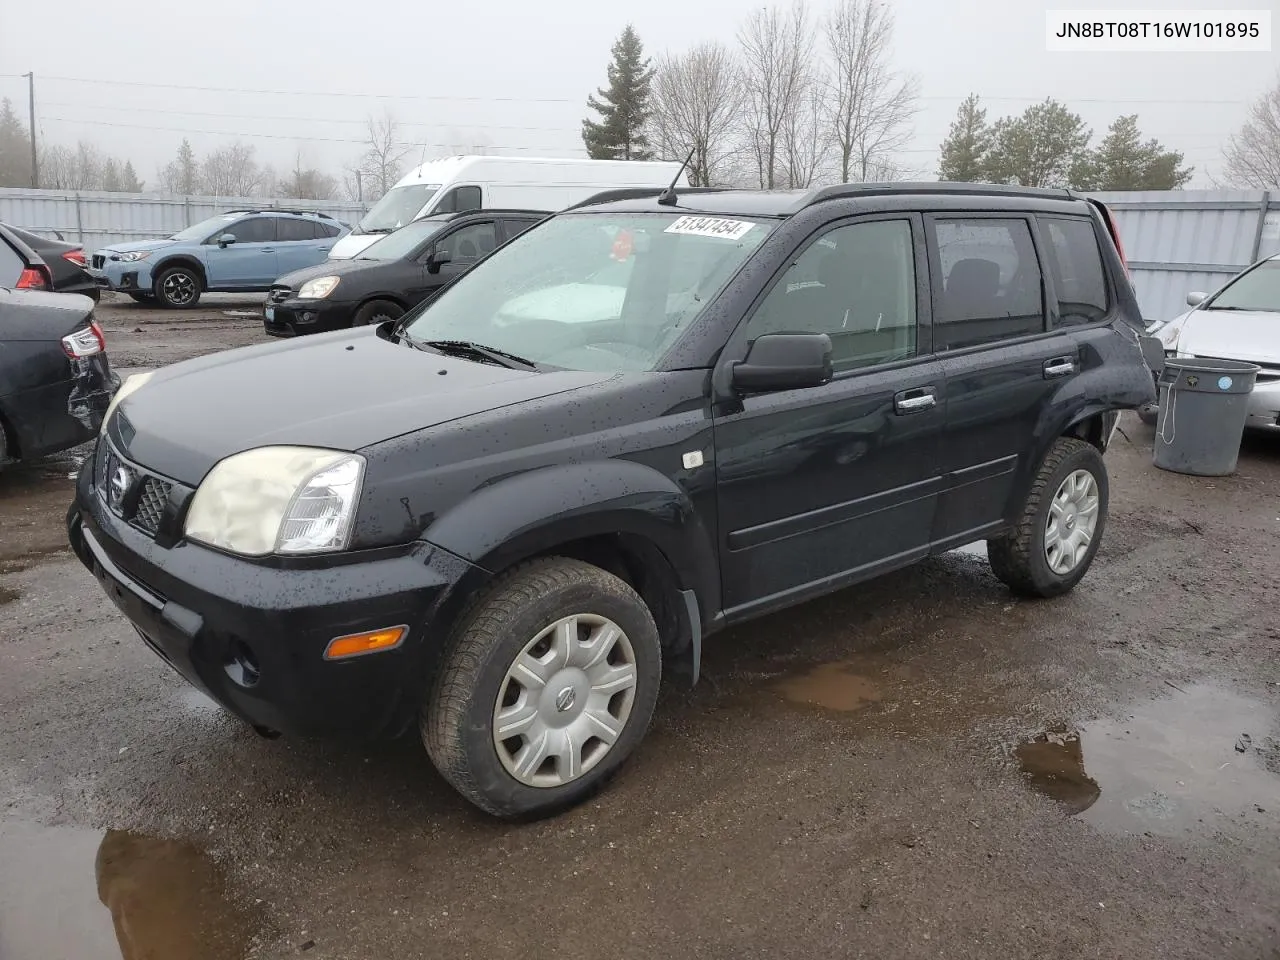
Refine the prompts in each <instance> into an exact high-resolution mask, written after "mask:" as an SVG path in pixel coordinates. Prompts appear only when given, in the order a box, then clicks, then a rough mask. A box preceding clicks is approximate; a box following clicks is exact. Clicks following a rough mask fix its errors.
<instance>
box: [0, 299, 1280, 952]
mask: <svg viewBox="0 0 1280 960" xmlns="http://www.w3.org/2000/svg"><path fill="white" fill-rule="evenodd" d="M259 302H260V301H258V300H256V299H254V300H249V299H238V300H237V299H232V298H212V297H211V298H209V302H208V303H207V304H205V305H203V306H202V307H201V308H200V309H198V310H196V311H192V312H191V313H187V314H182V315H174V314H169V313H164V312H162V311H158V310H148V309H140V308H138V307H137V306H136V305H134V304H132V303H130V302H128V301H125V303H124V304H120V303H115V302H111V303H104V305H103V306H102V308H101V309H100V311H99V316H100V317H101V319H102V320H103V321H104V327H105V329H106V333H107V338H108V344H109V349H110V351H111V354H112V357H113V360H114V362H115V364H116V366H117V367H118V368H122V369H124V370H126V371H127V370H129V369H132V368H137V367H145V366H154V365H156V364H159V363H167V362H172V361H175V360H178V359H182V358H185V357H188V356H194V355H198V354H201V353H205V352H208V351H210V350H215V349H221V348H226V347H232V346H238V345H242V344H247V343H254V342H262V341H264V340H265V339H266V338H265V337H264V335H263V334H262V332H261V326H260V325H259V322H258V321H257V320H256V319H253V318H251V317H250V318H238V317H235V316H229V315H227V314H226V313H225V312H224V311H226V310H249V311H252V310H255V309H256V308H257V306H258V305H259ZM1121 429H1122V430H1123V433H1122V434H1117V436H1116V442H1115V445H1114V446H1113V448H1112V450H1111V451H1110V452H1109V454H1108V456H1107V461H1108V466H1109V468H1110V471H1111V476H1112V504H1111V518H1110V521H1109V523H1108V526H1107V529H1106V533H1105V538H1104V543H1103V547H1102V550H1101V553H1100V554H1099V557H1098V560H1097V563H1096V564H1095V566H1094V569H1093V571H1092V572H1091V573H1090V575H1089V576H1088V577H1087V578H1086V580H1085V581H1084V582H1083V583H1082V584H1081V585H1080V587H1079V588H1078V589H1077V590H1076V591H1075V592H1074V593H1073V594H1071V595H1070V596H1067V597H1064V598H1061V599H1058V600H1054V601H1047V602H1025V601H1018V600H1015V599H1014V598H1012V597H1011V596H1010V595H1009V594H1008V592H1007V591H1006V590H1005V589H1004V588H1003V587H1002V586H1001V585H1000V584H999V583H997V582H996V581H995V580H994V579H993V578H992V576H991V574H990V572H989V570H988V568H987V565H986V562H985V559H984V558H983V556H982V555H981V553H982V551H981V549H980V548H979V549H977V550H972V551H959V552H956V553H953V554H949V555H947V556H945V557H942V558H938V559H935V560H931V561H928V562H925V563H922V564H920V565H918V566H916V567H914V568H911V569H909V570H905V571H901V572H899V573H896V574H893V575H890V576H888V577H885V578H883V579H881V580H878V581H876V582H874V583H871V584H866V585H863V586H860V587H856V588H853V589H849V590H845V591H843V592H841V593H839V594H837V595H835V596H833V597H830V598H827V599H825V600H821V601H817V602H814V603H810V604H808V605H806V606H803V607H800V608H797V609H794V610H792V611H788V612H786V613H782V614H778V615H776V616H772V617H769V618H767V619H764V620H760V621H757V622H755V623H753V624H751V625H748V626H744V627H741V628H738V629H734V630H731V631H729V632H727V633H724V634H720V635H717V636H716V637H714V638H712V639H711V640H709V641H708V645H707V649H706V651H705V659H704V675H705V679H704V681H703V682H702V683H701V684H700V685H699V686H698V687H697V688H696V689H694V690H692V691H689V690H681V689H678V688H674V687H673V688H671V689H668V690H667V691H666V692H665V693H664V696H663V698H662V701H661V702H660V704H659V709H658V714H657V718H656V720H655V723H654V727H653V729H652V730H651V732H650V734H649V736H648V738H647V739H646V741H645V742H644V744H643V745H642V746H641V749H640V751H639V752H638V753H637V755H636V756H635V757H634V758H633V760H632V762H631V763H630V764H629V765H628V768H627V769H626V771H624V773H623V775H622V776H621V777H620V778H619V780H618V781H617V782H616V783H615V784H614V785H613V786H612V787H611V788H610V789H608V790H607V791H606V792H604V793H603V794H601V795H600V796H599V797H598V798H597V799H596V800H595V801H593V802H592V803H590V804H588V805H586V806H584V807H582V808H580V809H578V810H575V811H571V812H570V813H568V814H566V815H564V816H562V817H560V818H558V819H555V820H552V821H548V822H543V823H538V824H532V825H525V826H511V825H506V824H502V823H499V822H496V821H492V820H489V819H487V818H485V817H484V816H482V815H480V814H478V813H476V812H474V811H473V810H472V809H471V808H469V807H468V806H467V805H465V804H464V803H463V802H462V801H461V800H460V799H459V798H458V797H456V796H455V795H454V794H453V793H452V792H451V791H450V790H449V789H448V788H447V787H446V786H445V785H444V783H443V782H442V781H441V780H440V778H439V777H438V776H436V774H435V773H434V771H433V770H432V769H431V767H430V765H429V763H428V762H427V760H426V757H425V754H424V752H423V750H422V748H421V746H420V745H419V744H418V743H417V742H415V741H414V740H413V739H410V738H406V739H404V740H402V741H399V742H395V743H388V744H376V745H360V744H350V743H322V742H311V741H302V740H290V739H280V740H274V741H267V740H263V739H260V738H259V737H257V736H256V735H255V734H253V733H252V732H251V731H249V730H248V729H246V728H245V727H244V726H243V725H241V724H239V723H238V722H236V721H235V720H233V719H231V718H229V717H227V716H226V715H225V714H223V713H222V712H221V711H220V710H219V709H218V708H217V707H216V706H215V705H213V704H212V703H210V702H208V701H207V700H205V699H204V698H203V697H202V696H201V695H200V694H198V693H196V692H195V691H193V690H192V689H190V688H189V687H187V686H186V685H185V684H183V683H182V681H181V680H180V679H179V678H178V677H177V676H176V675H175V674H173V673H171V672H170V671H168V670H167V669H166V668H165V667H164V666H163V665H162V664H161V662H160V661H159V660H158V659H157V658H156V657H155V656H154V655H152V654H151V653H150V652H148V651H147V650H146V649H145V648H144V647H143V645H142V643H141V642H140V641H139V640H138V639H137V637H136V635H135V634H134V633H133V632H132V631H131V629H130V628H129V627H128V626H127V624H126V623H125V621H124V620H123V619H122V618H121V617H120V616H119V615H118V614H117V613H116V611H115V609H114V608H113V607H112V606H111V605H110V604H109V603H108V602H107V601H106V600H105V598H104V597H103V595H102V593H101V591H100V589H99V588H98V586H97V584H96V583H95V582H94V581H93V579H92V577H91V576H90V575H89V574H88V573H87V572H86V571H85V570H84V569H83V568H81V567H80V566H79V564H77V563H76V562H74V561H73V560H71V559H70V556H69V554H67V553H66V552H65V550H64V549H63V544H64V539H63V533H62V530H61V521H62V514H63V512H64V511H65V508H66V504H67V502H68V499H69V497H70V490H71V481H70V479H69V474H70V473H71V472H72V471H73V470H74V468H75V462H76V454H77V452H75V451H73V452H72V454H71V455H69V456H67V457H62V458H57V459H54V460H51V461H47V462H45V463H42V464H36V465H33V466H30V467H27V468H23V469H20V470H14V471H9V472H6V473H4V474H2V475H0V534H2V543H3V546H2V548H0V574H2V575H3V576H2V578H0V716H3V718H4V721H5V727H6V732H7V735H6V736H5V737H4V738H3V739H2V740H0V863H2V864H4V869H0V957H3V958H4V960H28V958H37V957H38V958H41V960H44V958H50V957H74V958H77V960H82V958H87V960H95V958H98V957H104V958H106V957H118V956H120V955H122V954H123V955H124V956H125V957H128V958H134V957H142V956H148V957H150V956H155V957H165V958H171V957H172V958H179V957H184V958H187V957H189V958H206V957H208V958H215V957H216V958H236V957H290V956H298V955H302V954H305V955H306V956H308V957H309V958H321V957H323V958H372V957H379V958H399V957H424V958H425V957H431V958H436V957H451V958H454V957H456V958H462V957H476V958H481V957H483V958H486V960H489V958H505V957H513V958H514V957H547V956H555V957H558V958H560V960H575V958H593V960H594V958H599V957H609V958H614V960H625V958H632V957H635V958H640V957H653V956H655V955H670V956H678V957H681V958H685V957H698V958H701V957H706V958H716V960H720V958H724V957H729V956H732V957H738V958H749V957H762V958H763V957H768V958H771V960H773V958H777V957H780V956H785V957H791V956H803V957H837V956H839V957H868V958H884V957H893V958H908V957H931V958H932V957H973V958H983V960H989V958H993V957H997V958H1014V957H1028V958H1037V960H1043V958H1049V957H1063V958H1068V957H1070V958H1078V957H1107V958H1110V957H1121V956H1123V957H1126V958H1128V960H1138V958H1162V960H1168V958H1181V957H1186V958H1204V957H1214V958H1242V960H1243V958H1271V960H1274V958H1280V870H1278V869H1277V864H1278V863H1280V616H1278V615H1277V613H1276V605H1275V593H1276V585H1277V584H1278V583H1280V551H1278V550H1277V544H1278V542H1280V537H1278V535H1280V442H1276V441H1275V440H1272V439H1268V438H1250V439H1248V440H1247V441H1246V444H1245V447H1244V450H1243V453H1242V457H1241V461H1240V469H1239V472H1238V473H1237V474H1236V475H1235V476H1232V477H1229V478H1222V479H1214V480H1205V479H1194V478H1190V477H1182V476H1177V475H1173V474H1168V473H1163V472H1161V471H1158V470H1156V469H1154V468H1153V467H1152V466H1151V431H1150V430H1149V429H1148V428H1145V427H1142V426H1141V425H1139V424H1138V423H1137V421H1136V420H1135V419H1133V418H1131V417H1126V418H1125V419H1124V420H1123V421H1122V428H1121ZM80 455H83V453H82V452H80ZM104 903H105V904H106V905H107V906H105V907H104V905H103V904H104ZM108 907H109V908H110V909H108ZM113 917H114V921H115V922H114V927H113ZM117 944H119V946H117Z"/></svg>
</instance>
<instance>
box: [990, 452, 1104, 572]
mask: <svg viewBox="0 0 1280 960" xmlns="http://www.w3.org/2000/svg"><path fill="white" fill-rule="evenodd" d="M1107 498H1108V486H1107V468H1106V465H1105V464H1104V463H1103V462H1102V454H1100V453H1099V452H1098V449H1097V448H1096V447H1094V446H1093V445H1092V444H1089V443H1086V442H1085V441H1083V440H1078V439H1076V438H1074V437H1059V438H1058V440H1057V441H1055V443H1054V445H1053V446H1052V447H1051V448H1050V449H1049V454H1048V456H1046V457H1045V459H1044V463H1042V464H1041V465H1040V470H1039V472H1038V473H1037V474H1036V477H1035V480H1034V481H1033V482H1032V484H1031V490H1030V492H1029V493H1028V494H1027V499H1026V500H1025V501H1024V503H1023V507H1022V513H1021V515H1020V516H1019V519H1018V521H1017V523H1016V524H1015V525H1014V528H1013V529H1012V530H1011V531H1010V532H1009V533H1008V534H1007V535H1006V536H1003V537H1001V538H999V539H995V540H988V541H987V556H988V557H989V558H990V560H991V570H992V572H993V573H994V574H995V575H996V576H997V577H998V578H999V579H1000V580H1002V581H1003V582H1004V583H1005V584H1007V585H1008V587H1009V589H1010V590H1012V591H1013V592H1014V593H1019V594H1022V595H1024V596H1030V597H1056V596H1058V595H1059V594H1063V593H1066V592H1067V591H1068V590H1070V589H1071V588H1072V587H1074V586H1075V585H1076V584H1077V583H1079V582H1080V580H1081V579H1082V578H1083V577H1084V575H1085V573H1087V572H1088V570H1089V566H1090V564H1092V563H1093V558H1094V556H1095V555H1096V554H1097V552H1098V545H1099V544H1100V543H1101V542H1102V531H1103V528H1104V527H1105V526H1106V521H1107Z"/></svg>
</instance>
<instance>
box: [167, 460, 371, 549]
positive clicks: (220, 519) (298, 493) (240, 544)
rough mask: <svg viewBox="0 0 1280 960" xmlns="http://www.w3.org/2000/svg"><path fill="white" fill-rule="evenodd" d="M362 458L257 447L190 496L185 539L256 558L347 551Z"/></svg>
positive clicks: (220, 467) (223, 464)
mask: <svg viewBox="0 0 1280 960" xmlns="http://www.w3.org/2000/svg"><path fill="white" fill-rule="evenodd" d="M364 463H365V461H364V457H362V456H360V455H359V454H355V453H342V452H340V451H337V450H320V449H317V448H315V447H259V448H257V449H256V450H246V451H245V452H244V453H237V454H235V455H234V456H230V457H227V459H225V460H222V461H219V462H218V463H217V464H216V465H215V466H214V468H213V469H212V470H210V471H209V473H208V475H207V476H205V478H204V480H203V481H202V482H201V483H200V486H199V487H198V488H197V489H196V492H195V496H193V497H192V498H191V509H190V510H189V511H188V512H187V522H186V535H187V537H188V538H190V539H192V540H198V541H200V542H201V543H207V544H209V546H211V547H218V548H219V549H222V550H226V551H228V552H230V553H238V554H242V555H244V556H249V557H261V556H266V555H267V554H270V553H282V554H300V553H323V552H327V551H334V550H345V549H346V547H347V544H348V542H349V541H350V539H351V527H352V524H353V522H354V520H355V511H356V502H357V501H358V500H359V498H360V482H361V480H362V479H363V477H364Z"/></svg>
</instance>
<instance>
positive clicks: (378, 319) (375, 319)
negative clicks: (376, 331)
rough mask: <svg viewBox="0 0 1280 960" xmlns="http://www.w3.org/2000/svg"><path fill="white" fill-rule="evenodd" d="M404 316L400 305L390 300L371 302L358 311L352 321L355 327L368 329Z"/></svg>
mask: <svg viewBox="0 0 1280 960" xmlns="http://www.w3.org/2000/svg"><path fill="white" fill-rule="evenodd" d="M402 316H404V310H402V309H401V308H400V306H399V304H395V303H392V302H391V301H390V300H371V301H369V302H368V303H366V304H365V305H364V306H363V307H361V308H360V309H359V310H357V311H356V315H355V316H354V317H352V319H351V325H352V326H353V327H367V326H369V325H370V324H374V325H376V324H379V323H384V322H385V321H387V320H398V319H400V317H402Z"/></svg>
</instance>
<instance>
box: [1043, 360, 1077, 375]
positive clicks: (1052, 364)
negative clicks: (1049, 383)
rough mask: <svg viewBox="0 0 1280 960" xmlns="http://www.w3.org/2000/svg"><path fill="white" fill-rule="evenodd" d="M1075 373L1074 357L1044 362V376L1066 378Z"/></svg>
mask: <svg viewBox="0 0 1280 960" xmlns="http://www.w3.org/2000/svg"><path fill="white" fill-rule="evenodd" d="M1075 372H1076V358H1075V357H1054V358H1053V359H1052V360H1046V361H1045V362H1044V375H1045V377H1046V378H1050V377H1066V376H1069V375H1070V374H1073V373H1075Z"/></svg>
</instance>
